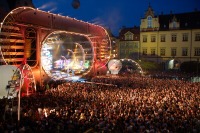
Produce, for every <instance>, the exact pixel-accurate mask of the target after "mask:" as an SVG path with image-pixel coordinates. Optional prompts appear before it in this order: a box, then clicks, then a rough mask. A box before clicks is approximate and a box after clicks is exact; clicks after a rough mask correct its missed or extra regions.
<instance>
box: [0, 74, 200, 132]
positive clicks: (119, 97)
mask: <svg viewBox="0 0 200 133" xmlns="http://www.w3.org/2000/svg"><path fill="white" fill-rule="evenodd" d="M199 86H200V83H192V82H190V81H187V80H176V79H168V78H154V77H153V76H140V75H136V74H132V75H128V76H125V75H123V77H122V76H98V77H94V78H93V79H92V80H91V82H83V83H77V82H67V83H62V84H58V85H57V86H56V87H55V86H52V85H49V88H48V89H46V90H45V92H44V93H36V94H33V95H31V96H27V97H22V98H21V113H20V114H21V116H20V121H19V122H17V99H1V100H0V106H1V107H0V111H1V114H3V115H2V116H1V119H0V132H29V133H31V132H44V133H45V132H54V133H55V132H62V133H64V132H69V133H70V132H73V133H82V132H85V133H89V132H112V133H113V132H114V133H122V132H125V133H129V132H131V133H132V132H136V133H138V132H140V133H159V132H160V133H161V132H162V133H172V132H183V133H186V132H187V133H188V132H190V133H199V132H200V95H199V94H200V87H199Z"/></svg>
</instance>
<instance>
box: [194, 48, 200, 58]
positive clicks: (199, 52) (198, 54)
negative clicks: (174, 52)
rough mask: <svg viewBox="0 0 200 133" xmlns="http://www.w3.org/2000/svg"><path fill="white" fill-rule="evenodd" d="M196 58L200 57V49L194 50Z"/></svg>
mask: <svg viewBox="0 0 200 133" xmlns="http://www.w3.org/2000/svg"><path fill="white" fill-rule="evenodd" d="M194 56H200V48H195V49H194Z"/></svg>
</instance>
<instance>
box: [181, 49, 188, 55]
mask: <svg viewBox="0 0 200 133" xmlns="http://www.w3.org/2000/svg"><path fill="white" fill-rule="evenodd" d="M187 55H188V48H182V56H187Z"/></svg>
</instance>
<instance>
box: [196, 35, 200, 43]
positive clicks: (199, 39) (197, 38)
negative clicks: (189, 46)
mask: <svg viewBox="0 0 200 133" xmlns="http://www.w3.org/2000/svg"><path fill="white" fill-rule="evenodd" d="M195 41H200V33H196V34H195Z"/></svg>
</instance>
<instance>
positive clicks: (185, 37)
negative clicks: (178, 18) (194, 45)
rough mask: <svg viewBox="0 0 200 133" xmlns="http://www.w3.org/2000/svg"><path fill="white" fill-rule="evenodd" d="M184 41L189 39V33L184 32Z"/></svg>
mask: <svg viewBox="0 0 200 133" xmlns="http://www.w3.org/2000/svg"><path fill="white" fill-rule="evenodd" d="M183 41H184V42H186V41H188V33H183Z"/></svg>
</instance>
